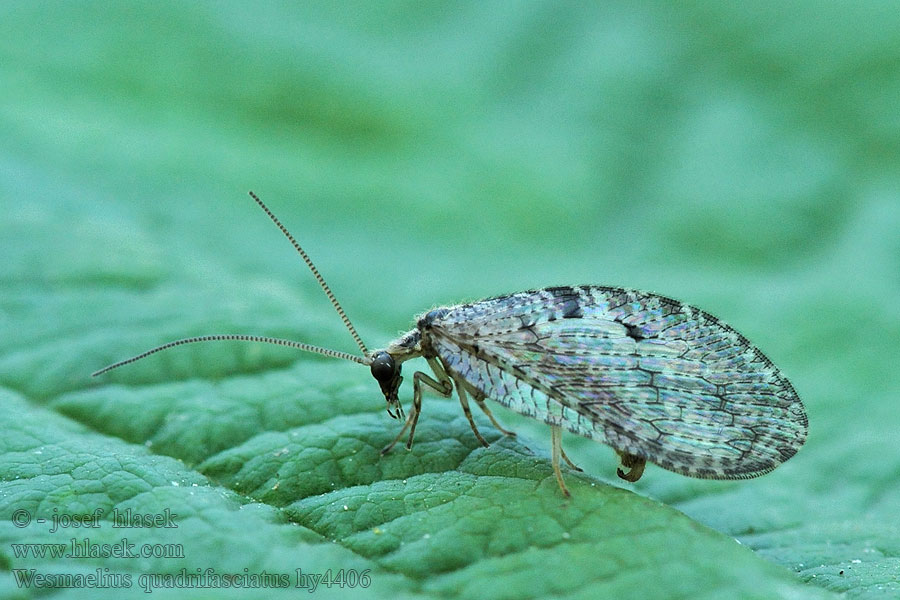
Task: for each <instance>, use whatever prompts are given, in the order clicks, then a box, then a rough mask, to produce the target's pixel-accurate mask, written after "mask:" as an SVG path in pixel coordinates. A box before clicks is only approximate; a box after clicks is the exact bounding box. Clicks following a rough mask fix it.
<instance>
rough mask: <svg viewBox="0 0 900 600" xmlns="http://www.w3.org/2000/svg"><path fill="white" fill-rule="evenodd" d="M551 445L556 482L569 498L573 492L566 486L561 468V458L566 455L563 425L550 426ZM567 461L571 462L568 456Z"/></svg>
mask: <svg viewBox="0 0 900 600" xmlns="http://www.w3.org/2000/svg"><path fill="white" fill-rule="evenodd" d="M550 445H551V448H552V451H551V456H552V458H553V474H554V475H556V483H558V484H559V489H561V490H562V493H563V495H564V496H565V497H566V498H569V497H571V496H572V494H571V493H570V492H569V488H567V487H566V482H565V481H563V476H562V470H561V469H560V468H559V458H560V456H564V455H565V453H564V452H563V449H562V427H560V426H559V425H551V426H550ZM566 461H567V462H569V459H568V458H566ZM569 464H571V462H569ZM579 470H580V469H579Z"/></svg>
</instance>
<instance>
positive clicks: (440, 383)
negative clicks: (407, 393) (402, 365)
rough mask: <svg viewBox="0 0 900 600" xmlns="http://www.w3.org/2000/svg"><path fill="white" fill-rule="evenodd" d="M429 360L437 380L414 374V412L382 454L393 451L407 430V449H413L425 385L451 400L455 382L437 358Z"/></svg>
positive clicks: (383, 449)
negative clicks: (423, 386)
mask: <svg viewBox="0 0 900 600" xmlns="http://www.w3.org/2000/svg"><path fill="white" fill-rule="evenodd" d="M427 360H428V366H430V367H431V370H432V371H433V372H434V374H435V376H436V377H437V379H433V378H431V377H429V376H428V375H427V374H426V373H424V372H422V371H416V372H415V373H413V404H412V410H410V411H409V417H407V419H406V423H404V424H403V429H401V430H400V433H398V434H397V437H395V438H394V440H393V441H392V442H391V443H390V444H388V445H387V446H385V447H384V448H382V449H381V453H382V454H387V453H388V452H390V451H391V448H393V447H394V445H395V444H396V443H397V442H399V441H400V439H401V438H402V437H403V434H404V432H405V431H406V429H407V428H409V439H408V440H407V442H406V449H407V450H409V449H411V448H412V442H413V436H415V434H416V423H418V422H419V414H420V413H421V412H422V384H423V383H424V384H425V385H427V386H428V387H430V388H431V389H433V390H434V391H436V392H437V393H438V394H440V395H441V396H443V397H444V398H449V397H450V394H452V393H453V382H452V381H451V380H450V377H449V376H448V375H447V372H446V371H444V368H443V367H442V366H441V364H440V363H439V362H438V360H437V359H436V358H429V359H427Z"/></svg>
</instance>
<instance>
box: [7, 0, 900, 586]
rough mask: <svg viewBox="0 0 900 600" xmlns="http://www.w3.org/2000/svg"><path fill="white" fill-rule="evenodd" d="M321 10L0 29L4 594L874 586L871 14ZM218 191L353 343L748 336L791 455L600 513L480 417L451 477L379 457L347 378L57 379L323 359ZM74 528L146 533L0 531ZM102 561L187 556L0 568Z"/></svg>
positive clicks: (708, 6)
mask: <svg viewBox="0 0 900 600" xmlns="http://www.w3.org/2000/svg"><path fill="white" fill-rule="evenodd" d="M331 6H332V5H331V4H329V3H322V4H320V5H307V6H305V8H304V9H303V10H302V11H300V12H292V11H291V10H289V9H288V8H286V7H278V6H275V5H270V4H267V5H263V6H262V7H259V8H254V10H253V11H249V12H248V11H247V9H246V6H245V5H244V4H241V3H225V2H223V3H217V4H208V5H197V7H194V6H193V5H192V6H188V5H184V4H166V3H152V4H145V5H139V4H121V5H119V4H112V5H110V4H109V3H80V4H78V5H71V6H70V5H64V4H59V3H47V4H40V3H5V4H3V5H2V6H0V22H2V23H3V27H4V32H5V35H3V36H0V83H2V89H3V93H2V94H0V131H2V135H0V167H2V168H0V215H2V217H0V407H2V410H3V414H4V415H5V416H6V418H5V421H4V427H3V433H2V434H0V448H2V456H0V595H2V596H4V597H21V598H32V597H39V596H40V597H50V598H88V597H90V598H94V597H98V596H99V595H101V594H100V593H98V591H97V590H93V589H87V590H79V589H52V590H35V589H25V588H21V587H20V586H19V585H17V583H16V576H15V573H14V571H13V570H14V569H35V570H36V571H40V572H42V573H81V574H86V575H89V574H93V573H96V572H97V569H101V570H103V569H109V572H112V573H119V574H127V575H131V576H132V578H133V581H134V584H133V586H132V589H131V592H132V594H133V595H134V596H135V597H137V596H141V597H146V596H147V595H146V594H144V592H143V591H142V590H141V586H140V585H139V578H140V577H141V576H142V575H147V574H153V573H163V574H177V573H178V572H180V571H181V570H182V569H186V570H187V571H188V572H192V571H196V570H197V569H201V570H202V569H207V568H211V569H214V570H216V571H218V572H220V573H226V572H228V573H238V574H240V573H243V572H244V571H243V570H244V569H247V572H248V573H261V572H263V571H265V572H267V573H285V574H290V575H292V576H295V574H296V570H297V569H301V570H302V573H305V574H315V573H325V572H326V571H327V570H328V569H331V570H332V571H337V570H340V569H345V570H347V569H354V570H355V571H357V572H362V571H364V570H366V569H369V570H370V571H369V574H370V576H371V584H370V585H369V586H368V587H366V588H354V589H352V590H348V589H340V588H337V587H332V588H330V589H329V588H326V587H321V586H320V587H319V588H318V589H317V590H316V594H324V595H325V596H326V597H328V596H329V595H330V596H334V597H359V598H385V597H390V598H441V597H456V596H459V597H465V598H545V597H560V598H593V597H616V598H629V597H632V598H647V597H678V598H720V597H727V598H734V597H741V598H744V597H746V598H754V597H755V598H773V597H788V598H790V597H797V598H817V597H822V598H827V597H836V596H837V594H836V592H846V594H847V596H849V597H853V598H863V597H882V596H884V597H891V596H893V595H896V594H898V593H900V582H898V572H900V542H898V540H900V531H898V525H897V520H896V507H897V506H898V505H900V484H898V481H900V479H898V473H900V453H898V451H897V448H896V439H897V434H896V432H897V431H898V429H900V416H898V415H900V413H898V412H897V411H896V401H897V395H898V390H900V383H898V372H897V370H896V369H895V368H894V365H896V364H898V359H900V356H898V346H897V340H898V339H900V309H898V306H900V304H898V303H897V301H896V300H897V298H898V297H900V278H898V275H897V274H898V273H900V242H898V239H900V238H898V235H897V231H900V191H898V187H900V186H898V185H897V184H898V181H897V175H896V168H895V167H896V164H895V163H896V156H897V153H898V151H900V137H898V136H900V129H898V127H897V118H896V102H895V98H896V92H897V90H898V88H900V77H898V75H897V72H896V63H897V60H898V58H900V53H898V50H897V49H898V48H900V46H898V44H897V33H896V32H897V31H900V23H898V22H897V21H898V20H900V13H898V12H897V11H896V7H895V6H893V5H892V4H891V3H884V4H877V3H866V4H865V5H860V4H856V3H847V4H845V5H840V4H832V5H827V6H826V5H822V4H820V3H809V4H806V5H804V4H795V5H793V6H792V7H791V8H790V9H787V8H784V7H782V5H781V4H779V3H771V4H769V5H767V7H764V6H760V5H754V6H752V7H751V6H749V5H748V6H747V7H746V8H745V9H744V8H737V7H735V6H734V5H724V4H720V3H702V2H701V3H695V4H692V5H691V6H685V5H678V6H679V8H677V9H676V8H674V7H669V6H668V5H663V4H660V5H658V6H649V5H645V6H644V7H643V8H633V7H632V8H625V7H614V6H609V7H601V8H589V7H586V6H583V5H579V4H571V5H566V6H563V7H560V6H559V5H557V4H555V3H546V4H541V3H522V4H520V5H516V6H512V5H507V4H495V5H491V4H484V3H470V4H463V5H453V6H452V7H451V6H449V5H443V4H426V5H421V4H418V3H416V4H402V3H399V4H392V5H381V6H379V7H377V8H368V5H359V6H357V7H355V8H352V9H351V8H348V7H347V6H346V5H343V6H341V7H340V8H331ZM336 6H337V5H336ZM729 6H730V8H729ZM251 188H252V189H254V190H256V191H257V192H258V193H260V195H261V196H262V197H263V199H265V200H266V201H267V202H269V204H270V205H271V206H272V208H273V209H274V210H275V211H276V213H278V214H279V216H280V217H281V218H282V220H283V221H284V222H285V223H286V224H287V225H288V226H289V227H290V228H291V229H292V230H293V231H294V233H295V234H297V235H298V237H299V238H300V239H301V240H302V242H303V243H304V245H305V246H306V247H307V250H308V251H309V252H310V253H311V254H312V256H313V258H314V259H315V260H316V261H317V263H318V266H319V268H320V270H321V271H322V272H323V273H325V274H326V276H327V277H328V279H329V281H330V282H331V284H332V286H333V288H334V289H335V292H336V293H337V295H338V296H339V298H341V300H342V302H343V304H344V306H345V308H346V309H347V311H348V312H349V313H350V316H351V317H352V318H353V319H354V321H355V322H356V323H357V326H358V327H359V328H360V333H361V334H362V336H363V338H364V339H365V340H366V341H367V343H368V344H369V345H370V346H372V347H376V346H378V345H380V344H383V343H384V342H386V341H387V340H389V339H391V338H392V337H393V336H394V334H396V332H397V331H400V330H403V329H405V328H408V326H409V325H410V323H411V322H412V318H413V315H415V314H416V313H418V312H422V311H425V310H427V309H429V308H431V307H432V306H436V305H440V304H450V303H454V302H457V301H461V300H472V299H477V298H480V297H487V296H491V295H496V294H500V293H505V292H512V291H516V290H521V289H528V288H535V287H543V286H547V285H558V284H580V283H592V284H605V285H621V286H626V287H633V288H638V289H646V290H652V291H656V292H659V293H663V294H665V295H668V296H673V297H676V298H679V299H682V300H685V301H687V302H689V303H691V304H694V305H697V306H699V307H701V308H703V309H705V310H708V311H709V312H710V313H712V314H714V315H716V316H717V317H721V318H722V319H724V320H725V321H726V322H728V323H730V324H731V325H733V326H734V327H735V328H736V329H738V330H739V331H741V332H742V333H743V334H745V335H747V337H748V338H749V339H750V340H751V341H753V342H754V343H755V344H757V345H758V346H759V347H760V348H762V349H763V351H764V352H765V353H766V354H767V355H768V356H769V357H770V358H772V360H773V361H774V362H775V364H777V365H778V366H779V367H780V368H781V369H783V370H784V372H785V373H786V375H787V376H788V377H790V378H791V381H792V382H793V383H794V385H795V387H796V389H797V391H798V393H799V395H800V397H801V398H802V399H803V401H804V403H805V405H806V407H807V409H808V411H809V420H810V437H809V440H808V442H807V444H806V446H804V448H803V449H802V450H801V452H800V453H799V454H798V455H797V456H796V457H794V458H792V459H791V460H790V461H789V462H788V463H786V464H785V465H784V466H782V467H780V468H779V469H777V470H776V471H774V472H773V473H771V474H769V475H766V476H765V477H763V478H760V479H757V480H751V481H741V482H716V481H712V482H710V481H698V480H693V479H689V478H685V477H682V476H679V475H675V474H672V473H667V472H665V471H663V470H662V469H658V468H654V467H649V468H648V470H647V472H646V473H645V475H644V478H643V479H642V480H641V481H640V482H638V483H637V484H635V485H634V486H627V488H626V487H625V484H622V483H621V482H620V481H617V480H616V478H615V460H614V456H613V453H612V451H611V450H609V449H608V448H606V447H604V446H601V445H598V444H595V443H592V442H590V441H588V440H583V439H576V438H574V437H566V438H565V439H564V444H565V446H566V448H567V451H568V453H569V454H570V456H572V458H573V459H574V460H575V462H576V463H578V464H579V465H580V466H582V467H583V468H584V469H585V473H584V474H581V475H577V474H574V473H569V474H568V475H567V482H568V484H569V486H570V488H571V489H572V492H573V494H574V499H573V500H571V501H570V502H564V501H563V500H562V498H561V497H560V495H559V492H558V490H557V489H556V484H555V481H554V480H553V477H552V473H551V469H550V466H549V459H548V449H549V432H548V431H547V428H546V427H544V426H542V425H540V424H536V423H533V422H530V421H528V420H527V419H522V418H519V417H517V416H516V415H515V414H512V413H510V412H509V411H505V410H503V409H501V408H497V409H496V410H495V412H496V413H497V415H498V417H499V418H500V420H501V421H502V422H503V423H504V424H505V425H507V426H509V427H510V428H512V429H514V430H515V431H517V432H518V433H519V437H518V439H516V440H511V439H504V438H500V437H499V436H498V434H497V433H496V432H495V431H494V430H493V429H492V428H491V427H490V425H489V424H487V423H486V422H484V421H482V422H481V425H482V426H481V429H482V431H483V432H484V433H485V435H486V436H487V437H488V439H489V440H491V441H492V442H494V443H493V444H492V445H491V447H489V448H486V449H485V448H481V447H480V446H478V445H477V444H476V443H475V440H474V439H473V436H472V435H471V432H470V430H469V429H468V425H467V424H466V422H465V419H464V418H463V417H462V415H461V411H460V410H459V407H458V403H457V402H456V401H455V400H442V399H438V398H436V397H434V396H431V395H428V396H426V398H425V410H424V414H423V416H422V419H421V420H420V424H419V428H418V431H417V440H416V444H415V446H414V447H413V449H412V451H411V452H406V451H405V450H402V449H400V450H398V451H395V452H393V453H392V454H390V455H389V456H386V457H384V458H379V456H378V449H379V448H380V447H381V446H383V445H384V444H385V443H386V442H388V441H389V440H390V439H391V438H392V437H393V435H394V434H395V433H396V430H397V423H396V422H395V421H393V420H391V419H389V418H388V416H387V415H386V414H385V413H384V404H383V400H382V399H381V397H380V394H379V393H378V389H377V384H376V383H375V382H374V381H372V379H371V378H370V376H369V374H368V373H367V372H366V369H364V368H361V367H359V365H355V364H351V363H346V364H344V363H338V362H331V361H327V360H324V359H321V360H320V359H318V358H316V357H310V356H306V355H297V354H296V353H294V352H291V351H288V350H285V349H281V348H271V347H261V346H255V345H229V344H221V345H207V346H203V345H197V346H192V347H186V348H180V349H177V350H174V351H172V352H170V353H165V354H161V355H158V356H154V357H153V358H151V359H148V360H146V361H143V362H140V363H137V364H135V365H132V366H130V367H129V368H127V369H123V370H121V371H117V372H114V373H111V374H110V375H108V376H106V377H104V378H103V379H102V380H91V379H90V378H89V376H88V375H89V373H90V372H91V371H93V370H95V369H97V368H99V367H101V366H103V365H105V364H107V363H108V362H111V361H113V360H115V359H119V358H122V357H125V356H128V355H131V354H133V353H135V352H138V351H141V350H144V349H146V348H148V347H150V346H152V345H155V344H157V343H160V342H163V341H167V340H169V339H174V338H178V337H183V336H188V335H196V334H205V333H257V334H268V335H277V336H282V337H292V338H296V339H300V340H303V341H308V342H311V343H318V344H321V345H326V346H329V347H335V348H338V349H342V350H347V351H352V350H353V344H352V340H350V338H349V336H347V334H346V332H345V331H343V330H342V329H341V326H340V322H339V321H338V319H337V317H336V316H335V315H334V314H333V312H332V311H331V309H330V307H329V306H328V304H327V301H326V300H325V299H324V298H323V297H322V296H321V293H320V292H319V290H318V289H317V287H316V285H315V282H314V281H313V279H312V277H311V276H310V275H309V274H308V273H307V272H304V269H303V267H302V264H300V263H299V260H298V259H297V257H296V256H295V255H293V254H292V253H293V251H292V250H291V248H290V246H289V245H288V244H287V243H286V242H285V241H284V240H283V239H280V237H279V234H278V232H277V230H275V229H274V228H273V227H272V226H271V224H270V223H268V222H267V221H266V219H265V216H264V215H262V214H260V213H259V212H258V209H256V207H255V206H253V204H252V201H251V200H249V198H247V197H246V196H245V193H246V190H247V189H251ZM410 366H412V365H410ZM423 366H424V365H423ZM407 371H409V369H407ZM410 376H411V372H408V373H407V378H408V379H407V383H406V385H405V386H404V388H403V389H402V392H401V394H402V395H401V397H402V398H404V399H405V400H406V401H408V399H409V398H410V396H411V389H410V385H409V384H410V381H411V380H410ZM97 508H100V509H103V510H104V511H105V512H107V513H108V512H109V511H111V510H112V509H114V508H118V509H119V510H122V511H124V510H126V509H129V508H130V509H132V510H133V511H135V512H139V513H147V514H155V513H162V512H163V511H164V510H165V509H169V510H170V511H171V512H173V513H176V514H177V515H178V518H177V524H178V527H177V528H169V529H166V528H131V529H127V530H123V529H116V528H113V527H112V526H111V522H110V521H109V520H108V519H107V520H104V521H103V522H102V523H101V526H100V527H97V528H90V529H89V530H88V529H83V528H82V529H77V530H76V529H73V528H67V529H65V530H60V531H57V532H56V533H51V532H50V531H49V524H48V523H44V524H38V523H36V522H32V523H30V524H29V525H28V526H26V527H17V526H16V525H15V524H14V523H13V521H12V519H13V514H14V512H15V511H17V510H25V511H28V513H29V514H31V515H32V516H33V517H34V518H38V517H41V518H45V519H52V516H53V515H54V514H56V515H59V514H81V513H89V512H90V511H93V510H94V509H97ZM126 537H127V538H128V540H129V542H130V543H134V544H137V545H140V544H147V543H149V544H182V545H183V549H184V558H178V559H175V558H152V557H151V558H116V557H112V558H50V557H46V556H45V557H44V558H34V557H30V558H25V557H21V556H17V555H16V550H15V547H14V546H13V545H12V544H21V543H32V544H35V543H68V542H69V541H70V539H72V538H77V539H78V540H83V539H85V538H90V540H91V541H92V542H94V543H98V544H102V543H108V544H115V543H117V542H119V541H120V540H121V539H122V538H126ZM735 538H736V539H737V540H738V541H739V542H740V543H738V542H736V541H735ZM290 583H291V584H292V585H293V584H295V583H296V579H291V582H290ZM106 591H107V593H108V595H109V597H121V596H122V590H115V589H110V590H106ZM220 592H221V590H218V589H191V590H185V589H158V590H156V591H154V592H153V596H152V597H172V598H180V597H191V598H201V597H210V598H212V597H220ZM290 593H291V594H293V595H295V594H296V593H297V590H296V589H292V590H290ZM260 595H265V594H264V592H261V591H260V590H256V589H242V590H230V596H233V597H244V596H246V597H248V598H249V597H254V598H255V597H260Z"/></svg>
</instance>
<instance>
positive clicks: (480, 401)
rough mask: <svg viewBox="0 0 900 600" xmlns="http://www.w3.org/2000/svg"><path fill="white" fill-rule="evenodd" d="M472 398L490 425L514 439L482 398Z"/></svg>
mask: <svg viewBox="0 0 900 600" xmlns="http://www.w3.org/2000/svg"><path fill="white" fill-rule="evenodd" d="M457 386H459V383H458V382H457ZM472 398H473V400H475V404H477V405H478V408H480V409H481V412H483V413H484V414H485V416H487V418H488V419H490V420H491V425H493V426H494V427H495V428H496V429H497V430H498V431H499V432H500V433H502V434H503V435H508V436H510V437H516V432H515V431H510V430H508V429H504V428H503V427H502V426H501V425H500V423H498V422H497V419H495V418H494V413H492V412H491V409H490V408H488V405H487V404H485V403H484V397H482V396H478V395H474V396H473V397H472ZM566 460H568V459H566Z"/></svg>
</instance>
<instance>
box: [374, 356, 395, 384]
mask: <svg viewBox="0 0 900 600" xmlns="http://www.w3.org/2000/svg"><path fill="white" fill-rule="evenodd" d="M393 376H394V358H393V357H392V356H391V355H390V354H388V353H387V352H379V353H378V354H376V355H375V356H374V358H372V377H374V378H375V379H377V380H378V381H390V379H391V378H392V377H393Z"/></svg>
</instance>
